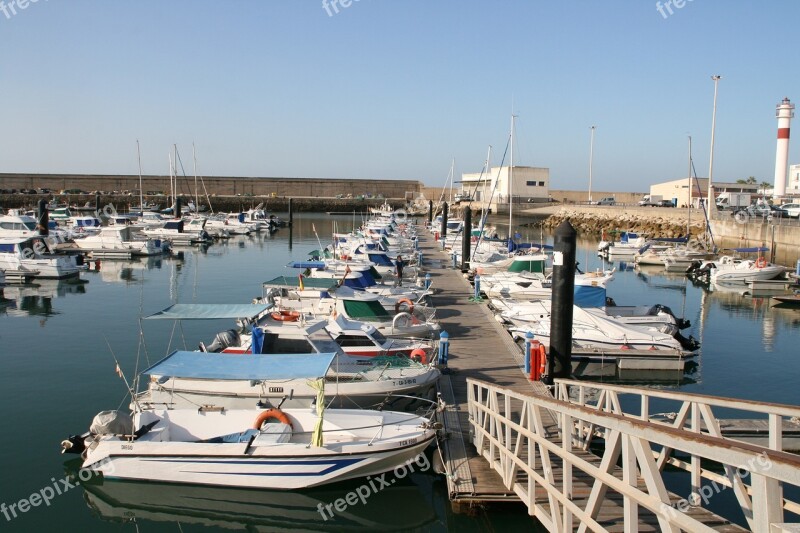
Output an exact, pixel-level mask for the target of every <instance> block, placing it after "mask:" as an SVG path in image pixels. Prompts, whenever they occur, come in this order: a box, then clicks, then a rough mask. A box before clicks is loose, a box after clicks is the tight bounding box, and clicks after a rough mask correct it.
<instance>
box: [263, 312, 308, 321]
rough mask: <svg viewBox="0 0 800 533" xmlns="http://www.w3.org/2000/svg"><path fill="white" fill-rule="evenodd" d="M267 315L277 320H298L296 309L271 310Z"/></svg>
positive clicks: (298, 315)
mask: <svg viewBox="0 0 800 533" xmlns="http://www.w3.org/2000/svg"><path fill="white" fill-rule="evenodd" d="M269 316H271V317H272V318H273V319H274V320H277V321H278V322H297V321H298V320H300V313H299V312H298V311H273V312H272V313H270V315H269Z"/></svg>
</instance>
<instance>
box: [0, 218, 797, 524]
mask: <svg viewBox="0 0 800 533" xmlns="http://www.w3.org/2000/svg"><path fill="white" fill-rule="evenodd" d="M334 222H335V223H336V224H337V226H338V228H337V229H338V230H339V231H343V230H348V229H350V227H351V226H352V218H350V217H341V218H339V217H326V216H322V215H306V216H304V217H298V218H296V220H295V228H294V230H293V233H292V237H293V239H292V245H291V246H290V244H289V230H287V229H282V230H280V231H279V232H278V233H276V234H275V235H274V236H264V235H261V236H255V237H239V238H234V239H231V240H230V241H228V242H227V243H221V244H215V245H213V246H211V247H209V248H208V249H207V250H205V251H201V250H198V249H186V250H185V251H184V253H183V258H182V259H174V258H169V259H167V258H165V259H156V260H148V261H134V262H116V261H105V262H103V263H102V264H101V266H100V270H99V271H98V272H94V271H92V272H85V273H83V274H82V276H81V277H82V279H83V282H81V283H74V282H63V281H62V282H49V281H45V282H41V283H40V287H38V288H26V289H17V288H10V289H6V290H5V294H4V299H3V300H2V301H0V347H1V348H0V409H2V420H3V421H4V422H5V427H4V431H2V432H0V451H2V454H1V455H0V457H1V458H0V461H1V462H2V469H1V471H2V475H3V483H2V484H1V485H0V503H3V502H5V504H6V505H10V504H11V503H16V502H18V501H19V500H20V499H22V498H27V497H29V496H30V495H31V494H32V493H34V492H39V491H41V490H43V489H45V488H46V487H48V486H52V485H53V484H54V483H57V484H58V486H59V488H61V487H64V486H65V485H63V484H61V483H60V482H59V481H58V480H59V479H61V478H63V477H64V476H65V475H66V474H65V470H67V469H69V468H70V466H71V465H70V464H69V463H65V458H69V457H70V456H62V455H59V453H58V452H59V442H60V441H61V439H62V438H64V437H65V436H67V435H69V434H72V433H78V432H82V431H85V429H86V428H87V427H88V424H89V422H90V420H91V418H92V416H93V415H94V414H95V413H97V412H98V411H101V410H104V409H115V408H117V407H119V406H121V405H125V404H126V403H127V402H126V395H127V391H126V388H125V384H124V383H123V381H122V380H121V379H120V378H119V377H118V376H117V375H116V374H115V371H114V369H115V357H116V359H117V360H119V362H120V366H121V367H122V369H123V370H124V372H125V375H126V376H128V377H130V376H132V375H134V373H135V371H136V368H137V355H138V359H139V363H138V364H139V368H140V369H141V368H143V367H142V365H146V364H147V361H148V360H150V361H154V360H156V359H158V358H160V357H161V356H163V355H164V354H165V352H166V351H167V346H168V344H169V341H170V338H172V346H173V347H181V348H182V347H184V346H186V347H187V348H189V349H193V348H194V347H195V346H196V345H197V343H198V342H199V341H200V340H203V341H206V342H208V341H210V340H211V339H212V337H213V335H214V333H216V332H217V331H220V330H222V329H227V328H229V327H230V323H229V322H227V321H222V322H220V323H209V322H203V323H195V324H191V323H188V322H187V323H184V324H183V326H182V328H179V329H177V330H175V331H173V330H172V326H171V324H168V323H166V322H162V321H154V322H150V321H146V322H144V323H143V324H142V330H143V332H144V335H143V338H144V340H145V341H146V343H145V344H144V345H143V344H142V343H141V342H140V338H141V337H142V336H141V335H140V325H139V318H140V317H141V316H146V315H148V314H151V313H153V312H155V311H158V310H160V309H163V308H165V307H167V306H169V305H170V304H172V303H175V302H184V303H189V302H198V303H241V302H248V301H250V300H251V299H252V298H253V297H255V296H258V295H259V294H260V291H261V289H260V283H261V282H262V281H265V280H267V279H270V278H271V277H274V276H276V275H280V274H284V273H286V272H287V269H285V267H284V265H285V264H286V263H287V262H288V261H289V260H290V259H293V258H294V259H300V258H304V257H306V255H307V253H308V252H309V251H310V250H312V249H314V248H317V247H318V241H317V238H316V237H315V235H314V233H313V231H312V224H313V226H314V227H315V228H316V230H317V231H318V232H319V235H320V237H323V236H325V235H329V234H330V231H331V229H332V225H333V223H334ZM523 235H524V230H523ZM595 245H596V243H595V242H594V241H586V242H582V243H581V249H580V251H579V254H578V255H579V257H578V260H579V261H580V262H581V266H582V267H586V268H596V267H598V266H600V260H599V259H598V258H597V257H596V256H595V255H594V254H593V253H592V250H593V249H594V247H595ZM617 266H618V268H619V267H621V265H617ZM291 273H292V274H294V272H293V271H292V272H291ZM609 295H610V296H612V297H613V298H614V299H615V300H616V301H617V303H618V304H621V305H636V304H652V303H662V304H666V305H668V306H670V307H671V308H672V309H673V310H674V311H675V312H676V314H678V315H683V316H685V317H687V318H689V319H690V320H691V321H692V324H693V325H692V328H691V330H690V333H692V334H693V335H694V336H695V337H697V338H700V339H701V340H702V341H703V348H702V352H701V356H700V357H699V359H698V362H699V365H698V368H697V369H696V370H695V372H694V373H692V374H691V375H689V376H687V377H685V378H684V379H682V380H679V379H675V380H674V382H667V383H660V384H659V385H658V386H661V387H668V388H680V389H681V390H687V391H691V392H700V393H707V394H719V395H728V396H736V397H740V398H749V399H755V400H769V401H775V402H783V403H791V404H798V403H800V393H799V392H798V390H797V387H796V378H795V368H796V363H795V361H794V359H795V358H796V357H797V353H798V350H797V345H798V341H800V310H793V309H776V308H774V307H771V306H770V303H769V301H768V298H751V297H742V296H739V295H738V294H734V293H721V292H706V291H704V290H703V289H701V288H698V287H694V286H692V285H691V284H690V283H688V282H687V281H686V280H685V279H683V278H681V277H666V276H665V275H664V274H659V273H658V272H652V273H649V272H647V273H642V272H635V271H627V270H623V271H621V272H620V273H619V275H618V276H617V279H616V280H615V281H614V282H613V283H612V284H611V286H610V289H609ZM793 346H794V348H793ZM71 457H74V456H71ZM357 485H358V483H356V484H345V485H339V486H332V487H327V488H322V489H319V490H313V491H305V492H301V493H265V492H263V491H241V490H217V489H198V488H193V487H175V486H159V485H140V484H135V483H114V484H106V485H97V484H94V485H93V484H91V483H90V484H89V486H88V488H87V489H84V488H83V487H76V488H73V489H70V490H68V491H67V492H65V493H64V494H62V495H57V496H55V497H54V498H53V499H52V501H50V504H49V505H47V506H45V505H44V504H43V503H42V504H40V505H39V506H38V507H34V508H31V509H30V510H28V511H27V512H25V513H19V511H17V513H18V516H17V518H13V517H12V520H10V521H8V520H6V518H5V516H4V515H3V514H0V530H2V531H31V530H41V529H45V528H47V529H50V528H54V527H60V528H64V527H65V526H66V529H67V530H77V529H80V530H92V531H179V530H180V531H200V530H202V531H209V528H211V529H212V530H213V529H232V528H233V529H254V530H262V531H275V530H281V529H294V530H309V531H311V530H314V531H319V530H346V531H375V530H379V529H380V530H387V529H388V530H418V531H447V530H455V529H459V530H465V531H478V530H483V531H485V530H507V529H509V528H515V529H522V528H525V529H526V530H530V528H531V525H530V524H531V522H530V520H529V519H528V518H527V517H526V516H525V513H524V512H520V511H519V510H518V509H517V508H514V507H512V508H509V509H499V510H495V511H494V512H492V513H490V514H489V515H487V514H483V513H479V514H478V515H477V516H476V517H467V516H464V515H454V514H452V513H451V512H450V505H449V502H448V501H447V494H446V484H445V483H444V480H443V478H441V477H437V476H434V475H432V474H419V475H417V474H415V475H413V476H411V478H410V479H406V480H403V481H402V482H400V483H397V484H395V485H393V486H392V487H391V488H390V489H386V490H385V491H384V492H381V493H378V494H376V495H375V496H373V497H371V499H370V500H369V501H368V502H367V504H365V505H361V504H358V505H355V506H352V507H351V508H349V509H348V510H347V512H346V513H342V514H341V515H340V516H339V517H338V518H337V520H336V522H335V524H333V523H331V522H324V521H322V518H321V517H320V515H319V514H317V511H316V506H317V504H318V503H319V502H322V503H331V502H333V501H334V500H335V499H336V498H339V497H341V496H343V495H344V494H345V493H346V492H347V491H350V490H352V489H353V488H355V487H356V486H357ZM515 509H516V510H515ZM9 516H10V515H9Z"/></svg>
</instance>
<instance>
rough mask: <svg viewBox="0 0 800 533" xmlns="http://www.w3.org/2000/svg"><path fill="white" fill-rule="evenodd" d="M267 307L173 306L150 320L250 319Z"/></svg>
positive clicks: (247, 305) (222, 305) (151, 316)
mask: <svg viewBox="0 0 800 533" xmlns="http://www.w3.org/2000/svg"><path fill="white" fill-rule="evenodd" d="M269 307H270V306H269V305H253V304H175V305H171V306H169V307H167V308H166V309H164V310H163V311H159V312H158V313H153V314H152V315H150V316H147V317H145V319H150V320H158V319H161V320H214V319H223V318H232V319H237V318H250V317H254V316H257V315H260V314H261V313H263V312H264V311H266V310H267V309H269Z"/></svg>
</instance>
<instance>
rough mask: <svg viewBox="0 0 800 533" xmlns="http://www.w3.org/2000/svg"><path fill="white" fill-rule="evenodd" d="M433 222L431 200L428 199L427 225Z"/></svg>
mask: <svg viewBox="0 0 800 533" xmlns="http://www.w3.org/2000/svg"><path fill="white" fill-rule="evenodd" d="M432 224H433V200H428V226H431V225H432Z"/></svg>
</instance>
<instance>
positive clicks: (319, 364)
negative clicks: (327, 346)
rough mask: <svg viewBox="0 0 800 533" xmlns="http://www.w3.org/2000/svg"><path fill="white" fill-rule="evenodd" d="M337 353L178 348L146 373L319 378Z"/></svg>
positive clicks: (229, 377) (235, 377)
mask: <svg viewBox="0 0 800 533" xmlns="http://www.w3.org/2000/svg"><path fill="white" fill-rule="evenodd" d="M335 356H336V354H334V353H308V354H266V355H253V354H234V353H209V352H185V351H175V352H172V353H171V354H169V355H168V356H166V357H165V358H164V359H162V360H161V361H159V362H158V363H156V364H154V365H153V366H151V367H150V368H148V369H147V370H145V371H144V372H142V373H143V374H147V375H151V376H166V377H174V378H194V379H232V380H233V379H236V380H239V379H241V380H247V379H254V380H260V379H315V378H319V377H323V376H325V374H327V373H328V367H330V366H331V362H332V361H333V358H334V357H335Z"/></svg>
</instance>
